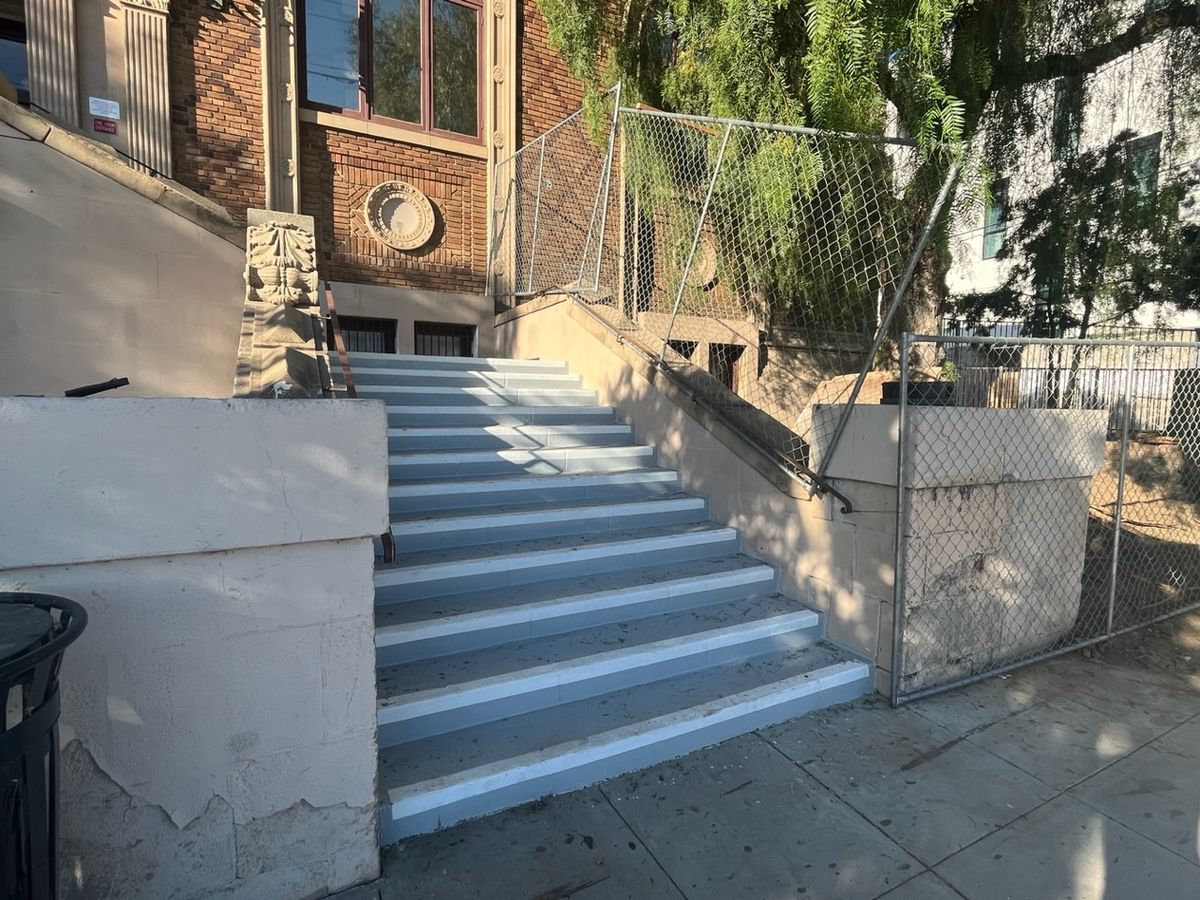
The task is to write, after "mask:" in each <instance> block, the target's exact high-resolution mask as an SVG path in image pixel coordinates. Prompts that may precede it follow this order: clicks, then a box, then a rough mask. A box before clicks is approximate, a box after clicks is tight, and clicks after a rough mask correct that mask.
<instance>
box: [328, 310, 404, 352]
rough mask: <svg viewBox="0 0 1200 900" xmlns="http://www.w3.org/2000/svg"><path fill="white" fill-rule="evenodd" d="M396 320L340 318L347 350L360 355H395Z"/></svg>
mask: <svg viewBox="0 0 1200 900" xmlns="http://www.w3.org/2000/svg"><path fill="white" fill-rule="evenodd" d="M396 326H397V321H396V320H395V319H374V318H368V317H367V316H338V327H339V328H340V329H341V330H342V337H343V338H344V339H345V341H346V349H347V350H349V351H350V352H352V353H353V352H354V351H359V352H360V353H395V352H396ZM329 346H330V347H332V346H333V326H332V325H330V330H329Z"/></svg>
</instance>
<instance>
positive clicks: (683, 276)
mask: <svg viewBox="0 0 1200 900" xmlns="http://www.w3.org/2000/svg"><path fill="white" fill-rule="evenodd" d="M732 129H733V125H731V124H726V126H725V133H724V134H723V135H722V136H721V148H720V149H719V150H718V151H717V161H716V162H715V163H713V173H712V178H710V179H709V180H708V192H707V193H706V194H705V195H704V203H703V204H702V205H701V207H700V217H699V218H698V219H697V220H696V233H695V234H693V235H692V246H691V249H689V250H688V255H687V262H686V263H684V266H683V272H681V273H680V276H679V291H678V292H677V293H676V294H675V305H674V306H673V307H671V318H670V319H669V320H667V331H666V333H665V334H664V335H663V342H662V349H661V350H660V351H659V353H658V365H659V367H660V368H661V366H662V364H663V360H664V359H666V356H667V341H669V340H670V339H671V331H672V330H673V329H674V328H675V317H676V316H677V315H679V304H680V303H682V302H683V292H684V291H685V290H687V280H688V274H689V273H690V272H691V270H692V258H693V257H694V256H695V255H696V247H697V246H698V245H699V244H700V232H701V230H702V229H703V228H704V220H705V219H706V218H707V217H708V205H709V203H711V202H712V195H713V190H714V189H715V188H716V186H717V176H718V175H720V174H721V163H722V162H724V160H725V148H726V147H727V146H729V133H730V131H731V130H732Z"/></svg>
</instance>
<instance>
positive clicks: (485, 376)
mask: <svg viewBox="0 0 1200 900" xmlns="http://www.w3.org/2000/svg"><path fill="white" fill-rule="evenodd" d="M361 374H362V376H363V377H365V378H370V377H371V376H372V375H376V374H383V375H389V376H393V375H396V376H403V377H404V378H434V379H437V378H445V379H446V380H447V381H448V380H450V379H451V378H472V379H475V380H477V381H478V382H480V383H479V384H478V385H477V386H478V387H486V386H488V385H494V386H496V387H505V386H506V385H505V382H506V381H507V380H508V379H509V378H514V379H518V380H521V381H535V382H546V383H547V384H554V383H556V382H562V383H565V382H570V383H571V384H579V383H580V382H581V381H582V379H581V378H580V377H579V376H578V375H572V374H570V373H569V372H512V371H504V370H498V371H496V370H490V369H409V368H395V369H387V368H384V367H382V366H371V367H369V368H366V369H363V370H362V373H361ZM358 379H359V373H358V372H355V373H354V380H355V382H356V383H357V382H358ZM363 385H364V386H367V387H384V385H376V384H371V383H370V382H369V381H367V382H363ZM413 386H414V387H415V385H413ZM465 386H466V385H464V387H465Z"/></svg>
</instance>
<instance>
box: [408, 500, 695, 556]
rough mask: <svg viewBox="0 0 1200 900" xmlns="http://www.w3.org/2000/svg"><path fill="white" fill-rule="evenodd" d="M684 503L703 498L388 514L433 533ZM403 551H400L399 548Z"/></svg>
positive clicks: (572, 502)
mask: <svg viewBox="0 0 1200 900" xmlns="http://www.w3.org/2000/svg"><path fill="white" fill-rule="evenodd" d="M681 500H686V501H689V502H693V503H696V504H699V505H703V504H704V502H705V501H704V498H703V497H699V496H697V495H696V494H689V493H687V492H686V491H674V492H672V493H670V494H647V495H646V496H644V497H609V498H582V499H575V500H570V499H568V500H547V501H544V502H540V503H511V504H502V505H498V506H472V507H468V508H466V509H462V508H458V509H430V510H421V511H420V512H418V513H416V514H413V513H409V512H399V513H393V514H392V528H393V530H395V529H396V528H402V529H403V528H411V529H413V530H423V529H422V526H429V529H431V530H436V529H438V528H439V527H440V526H442V525H443V524H447V523H450V522H455V523H459V522H460V520H461V524H462V526H463V527H464V528H471V527H478V528H484V527H486V526H487V520H488V519H494V518H496V517H497V516H509V515H513V516H523V515H538V514H543V515H545V516H548V517H553V516H558V515H565V514H569V513H572V512H574V513H577V514H578V515H580V516H588V515H594V514H597V513H599V514H603V515H612V514H619V513H620V511H621V510H622V509H626V508H630V507H637V506H643V505H647V504H649V505H653V506H658V505H661V504H672V503H677V502H679V501H681ZM400 549H403V548H400Z"/></svg>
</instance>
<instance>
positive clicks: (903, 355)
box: [888, 331, 910, 707]
mask: <svg viewBox="0 0 1200 900" xmlns="http://www.w3.org/2000/svg"><path fill="white" fill-rule="evenodd" d="M909 338H910V335H909V333H908V332H907V331H906V332H904V333H903V334H902V335H900V400H899V406H898V411H897V414H896V560H895V565H893V567H892V672H891V689H890V691H889V694H890V696H889V697H888V699H889V700H890V701H891V704H892V706H893V707H895V706H899V705H900V670H901V668H902V659H903V656H904V575H905V556H906V555H907V553H908V542H907V541H906V540H905V539H904V529H905V528H906V527H907V524H908V523H907V521H906V516H905V503H906V501H907V499H908V491H906V490H905V489H904V480H905V479H904V474H905V472H904V470H905V467H906V465H907V462H908V460H907V454H906V453H905V450H906V449H907V447H906V443H907V440H906V439H907V428H908V344H909Z"/></svg>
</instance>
